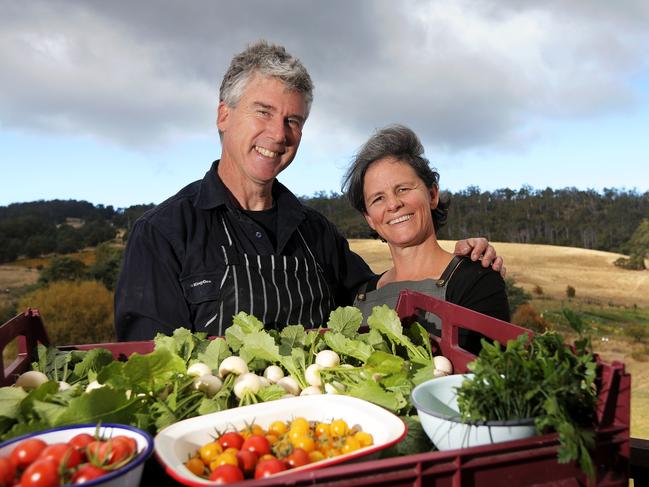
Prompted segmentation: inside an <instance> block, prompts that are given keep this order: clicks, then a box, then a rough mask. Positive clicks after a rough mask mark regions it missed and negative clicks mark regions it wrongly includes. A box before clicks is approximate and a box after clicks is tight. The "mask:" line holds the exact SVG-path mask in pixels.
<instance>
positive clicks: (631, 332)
mask: <svg viewBox="0 0 649 487" xmlns="http://www.w3.org/2000/svg"><path fill="white" fill-rule="evenodd" d="M624 334H625V335H626V336H628V337H630V338H632V339H633V341H636V342H639V343H643V342H644V341H645V340H646V339H647V336H649V330H648V329H647V326H646V325H641V324H640V323H632V324H630V325H627V326H626V327H625V328H624Z"/></svg>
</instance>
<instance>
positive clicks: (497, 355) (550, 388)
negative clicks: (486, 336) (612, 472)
mask: <svg viewBox="0 0 649 487" xmlns="http://www.w3.org/2000/svg"><path fill="white" fill-rule="evenodd" d="M566 318H568V320H569V321H570V322H571V324H572V325H573V328H575V330H576V331H578V332H579V333H580V339H579V340H577V341H576V342H575V344H574V347H570V346H567V345H566V344H565V343H564V340H563V338H562V337H561V336H560V335H559V334H557V333H555V332H547V333H544V334H542V335H536V336H534V337H533V338H532V339H531V340H529V338H528V336H527V335H521V336H520V337H518V339H516V340H510V341H508V342H507V345H506V346H505V347H502V346H501V345H500V344H499V343H497V342H496V343H493V344H492V343H488V342H487V341H485V340H483V342H482V346H483V348H482V351H481V352H480V355H479V357H478V358H477V359H476V360H475V361H474V362H472V363H471V364H469V369H470V370H471V371H472V372H473V373H474V377H473V380H471V381H465V382H464V383H463V385H462V386H461V387H460V388H459V389H458V406H459V408H460V412H461V414H462V418H463V420H464V421H467V422H476V421H494V420H501V421H502V420H512V419H526V418H534V420H535V424H536V429H537V431H538V432H539V433H544V432H546V431H549V430H554V431H556V432H558V433H559V441H560V447H559V452H558V460H559V462H560V463H567V462H569V461H572V460H576V461H577V462H578V463H579V465H580V467H581V469H582V470H583V471H584V472H585V473H586V474H587V475H588V476H589V477H592V476H593V475H594V467H593V463H592V459H591V456H590V453H589V450H590V449H591V448H592V447H593V445H594V433H593V428H592V427H593V424H594V421H595V412H596V405H597V390H596V386H595V378H596V366H597V364H596V362H595V359H594V357H593V355H592V354H591V353H590V351H589V349H590V339H589V338H583V337H582V336H581V333H582V331H583V328H584V327H583V325H582V324H581V322H580V321H579V320H578V318H577V317H576V316H574V315H572V314H570V313H568V314H566Z"/></svg>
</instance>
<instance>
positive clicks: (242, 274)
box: [196, 218, 334, 336]
mask: <svg viewBox="0 0 649 487" xmlns="http://www.w3.org/2000/svg"><path fill="white" fill-rule="evenodd" d="M221 223H222V225H223V228H224V230H225V234H226V236H227V240H228V245H221V246H220V247H221V248H220V250H221V252H222V254H223V257H224V260H225V273H224V274H223V277H222V279H221V282H220V285H219V292H218V294H217V296H216V299H215V300H214V301H213V304H212V306H213V314H212V316H211V317H210V318H209V319H207V321H205V322H204V323H196V331H202V332H207V333H208V334H209V335H216V336H223V334H224V333H225V330H226V328H227V327H228V326H230V325H231V323H232V317H233V316H234V315H236V314H237V313H239V312H240V311H244V312H246V313H248V314H251V315H253V316H255V317H256V318H257V319H259V320H260V321H261V322H262V323H264V325H265V326H266V328H275V329H278V330H279V329H282V328H284V327H285V326H286V325H296V324H301V325H303V326H304V327H305V328H314V327H318V326H320V325H322V324H324V323H325V321H326V320H327V319H328V318H329V312H330V311H331V310H332V309H333V307H334V301H333V296H332V293H331V291H330V289H329V285H328V284H327V281H326V279H325V276H324V273H323V271H322V268H321V266H320V264H319V263H318V262H317V260H316V258H315V256H314V254H313V252H312V251H311V249H310V248H309V246H308V244H307V242H306V240H305V239H304V237H303V235H302V233H301V232H300V230H299V229H297V230H296V232H297V236H298V237H299V239H300V243H301V245H302V247H303V249H304V254H305V257H295V256H286V255H277V254H272V255H251V254H246V253H243V252H241V251H240V250H239V246H238V245H237V242H236V241H234V239H233V236H234V232H231V231H229V230H228V225H227V224H226V222H225V220H224V219H223V218H221Z"/></svg>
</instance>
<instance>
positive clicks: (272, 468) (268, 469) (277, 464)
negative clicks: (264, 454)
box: [255, 458, 286, 479]
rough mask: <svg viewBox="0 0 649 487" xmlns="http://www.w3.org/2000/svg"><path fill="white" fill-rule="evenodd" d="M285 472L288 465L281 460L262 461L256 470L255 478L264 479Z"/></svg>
mask: <svg viewBox="0 0 649 487" xmlns="http://www.w3.org/2000/svg"><path fill="white" fill-rule="evenodd" d="M284 470H286V464H285V463H284V462H282V461H281V460H278V459H276V458H275V459H272V460H262V461H261V462H259V463H258V464H257V467H256V468H255V478H256V479H263V478H266V477H270V476H271V475H273V474H276V473H278V472H283V471H284Z"/></svg>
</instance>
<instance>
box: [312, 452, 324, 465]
mask: <svg viewBox="0 0 649 487" xmlns="http://www.w3.org/2000/svg"><path fill="white" fill-rule="evenodd" d="M325 458H326V457H325V456H324V453H322V452H321V451H318V450H313V451H311V452H309V461H310V462H311V463H313V462H319V461H320V460H324V459H325Z"/></svg>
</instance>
